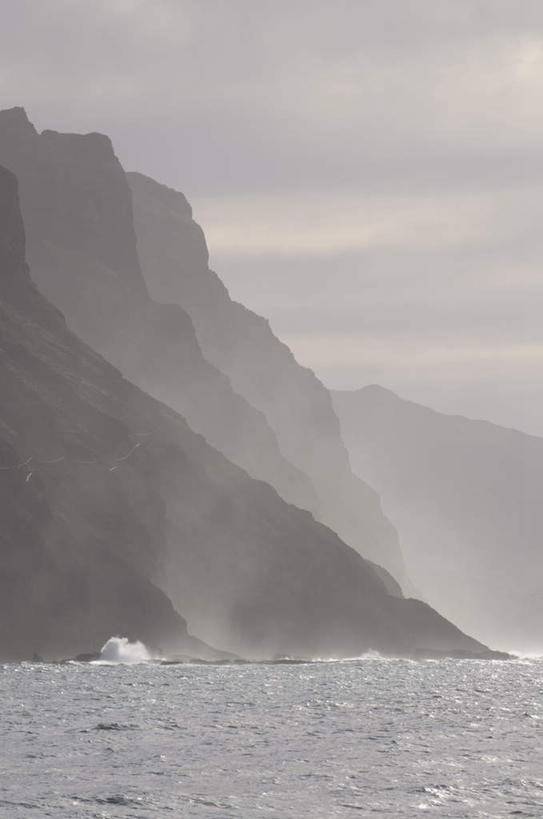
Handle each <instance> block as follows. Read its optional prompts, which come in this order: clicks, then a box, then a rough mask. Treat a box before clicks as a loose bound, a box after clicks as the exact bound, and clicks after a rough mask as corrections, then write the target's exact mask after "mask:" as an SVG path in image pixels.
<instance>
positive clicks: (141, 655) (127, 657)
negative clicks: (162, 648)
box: [99, 637, 153, 663]
mask: <svg viewBox="0 0 543 819" xmlns="http://www.w3.org/2000/svg"><path fill="white" fill-rule="evenodd" d="M152 659H153V658H152V656H151V654H150V653H149V651H148V649H147V648H146V646H145V645H144V644H143V643H140V641H139V640H136V641H135V642H134V643H131V642H130V640H128V638H127V637H110V638H109V640H108V641H107V643H105V644H104V645H103V646H102V649H101V651H100V659H99V662H105V663H148V662H149V660H152Z"/></svg>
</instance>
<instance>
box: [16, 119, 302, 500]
mask: <svg viewBox="0 0 543 819" xmlns="http://www.w3.org/2000/svg"><path fill="white" fill-rule="evenodd" d="M0 163H2V164H4V165H5V166H6V167H8V168H9V169H10V170H12V171H13V172H14V173H16V175H17V176H18V178H19V184H20V196H21V206H22V210H23V214H24V219H25V227H26V233H27V247H28V251H27V252H28V260H29V263H30V266H31V268H32V276H33V279H34V280H35V282H36V284H37V285H38V287H39V289H40V290H41V292H42V293H43V294H44V295H45V296H47V298H48V299H50V300H51V301H52V302H53V303H54V304H55V305H56V306H57V307H59V308H60V310H62V312H63V314H64V315H65V316H66V320H67V321H68V324H69V326H70V327H71V328H72V329H73V330H74V331H75V332H77V334H78V335H79V336H80V337H81V338H82V339H83V340H84V341H86V342H87V343H88V344H90V345H91V346H92V347H93V348H94V349H96V350H98V351H99V352H100V353H101V354H103V355H104V356H105V357H106V358H107V359H108V360H109V361H111V362H112V363H113V364H115V366H117V367H119V369H120V370H121V371H122V372H123V373H124V374H125V375H126V376H127V377H128V378H130V379H131V380H132V381H134V382H135V383H137V384H138V385H139V386H141V387H142V388H143V389H145V390H147V391H148V392H150V393H151V394H153V395H155V396H156V397H158V398H159V399H161V400H163V401H165V402H167V403H168V404H169V405H170V406H172V407H174V408H175V409H177V410H178V411H179V412H181V413H182V414H183V415H184V417H186V418H187V420H188V421H189V423H190V425H191V426H192V428H193V429H194V430H195V431H197V432H200V433H201V434H203V435H204V436H205V437H206V439H207V440H208V441H209V442H210V443H211V444H212V445H213V446H215V447H217V448H218V449H220V450H221V451H222V452H224V453H225V454H226V455H227V457H228V458H230V459H231V460H233V461H234V462H235V463H238V464H240V465H241V466H242V467H244V468H245V469H247V470H248V471H249V472H250V473H251V474H252V475H254V476H255V477H258V478H261V479H263V480H266V481H268V482H270V483H271V484H272V485H273V486H275V487H276V488H277V489H278V490H279V491H281V492H283V493H284V494H285V495H286V496H287V497H288V498H289V499H290V500H292V501H293V502H296V503H298V504H299V505H301V506H303V507H304V508H309V509H311V508H314V507H315V506H316V503H317V501H316V497H315V492H314V490H313V488H312V486H311V484H310V481H309V480H308V479H307V478H306V477H305V476H304V475H302V474H301V472H300V470H299V469H297V468H295V467H294V466H292V465H291V464H290V463H287V461H286V460H285V459H284V458H283V457H282V455H281V452H280V450H279V447H278V444H277V440H276V438H275V435H274V433H273V432H272V430H271V428H270V426H269V424H268V422H267V420H266V418H265V417H264V415H263V414H262V413H261V412H258V411H257V410H256V409H254V408H253V407H252V406H250V405H249V403H248V402H247V401H246V400H245V398H243V397H241V396H240V395H238V394H236V393H235V392H234V390H233V389H232V387H231V385H230V383H229V381H228V379H227V378H226V377H225V376H224V375H223V374H222V373H220V372H219V371H218V370H217V368H216V367H215V366H213V365H212V364H210V363H209V362H208V361H207V360H205V359H204V357H203V355H202V353H201V350H200V347H199V345H198V342H197V340H196V335H195V332H194V327H193V325H192V322H191V319H190V318H189V316H188V315H187V313H186V312H185V311H184V310H183V309H182V307H180V306H178V305H175V304H169V305H167V304H159V303H156V302H154V301H153V300H152V299H151V298H150V297H149V294H148V292H147V289H146V286H145V283H144V280H143V277H142V273H141V268H140V263H139V259H138V253H137V248H136V237H135V233H134V226H133V218H132V203H131V193H130V189H129V186H128V183H127V180H126V177H125V174H124V172H123V169H122V168H121V165H120V163H119V161H118V159H117V158H116V156H115V154H114V152H113V148H112V146H111V143H110V141H109V139H108V138H107V137H105V136H102V135H101V134H87V135H84V136H82V135H76V134H59V133H56V132H54V131H44V132H43V133H41V134H38V133H37V132H36V130H35V129H34V127H33V126H32V125H31V123H30V122H29V121H28V119H27V117H26V114H25V112H24V111H23V109H21V108H15V109H10V110H7V111H1V112H0Z"/></svg>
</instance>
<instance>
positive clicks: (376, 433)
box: [333, 386, 543, 651]
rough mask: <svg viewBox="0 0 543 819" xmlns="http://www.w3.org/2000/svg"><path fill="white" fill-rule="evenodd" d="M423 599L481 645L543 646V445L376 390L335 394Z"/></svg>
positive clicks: (348, 436) (360, 467)
mask: <svg viewBox="0 0 543 819" xmlns="http://www.w3.org/2000/svg"><path fill="white" fill-rule="evenodd" d="M333 398H334V405H335V407H336V411H337V413H338V415H339V417H340V420H341V425H342V431H343V436H344V439H345V442H346V443H347V446H348V447H349V452H350V455H351V460H352V463H353V467H354V469H355V470H356V471H357V472H358V474H360V475H361V477H362V478H364V480H367V481H370V482H371V484H372V486H375V487H376V489H377V490H378V491H379V492H380V493H381V496H382V498H383V504H384V507H385V510H386V512H387V514H389V515H390V517H391V519H392V520H393V521H394V523H395V524H396V525H397V526H398V527H399V530H400V531H401V533H402V544H403V548H404V554H405V557H406V562H407V566H408V571H409V573H410V576H411V577H412V579H413V582H414V584H415V586H416V587H417V588H418V589H419V591H420V592H421V593H422V594H423V596H424V598H425V599H426V600H427V601H428V602H429V603H430V604H431V605H433V606H436V607H438V608H439V610H440V611H443V612H444V613H445V614H446V615H447V616H448V617H451V618H453V619H454V620H455V622H457V623H459V624H461V626H462V627H463V628H465V629H467V630H469V631H470V632H471V633H472V634H476V635H477V636H478V637H479V638H480V639H483V640H488V641H490V642H491V643H493V644H495V645H499V646H501V647H504V648H508V649H518V650H521V649H522V650H528V651H534V650H538V651H541V650H542V649H543V502H542V498H543V439H541V438H536V437H533V436H530V435H526V434H524V433H522V432H517V431H515V430H512V429H504V428H503V427H499V426H496V425H495V424H491V423H487V422H486V421H474V420H470V419H468V418H463V417H460V416H453V415H444V414H442V413H438V412H434V411H433V410H431V409H428V408H427V407H423V406H420V405H419V404H414V403H412V402H410V401H405V400H403V399H401V398H399V397H398V396H397V395H394V393H392V392H390V391H389V390H385V389H383V388H381V387H377V386H369V387H365V388H363V389H361V390H357V391H355V392H335V393H333Z"/></svg>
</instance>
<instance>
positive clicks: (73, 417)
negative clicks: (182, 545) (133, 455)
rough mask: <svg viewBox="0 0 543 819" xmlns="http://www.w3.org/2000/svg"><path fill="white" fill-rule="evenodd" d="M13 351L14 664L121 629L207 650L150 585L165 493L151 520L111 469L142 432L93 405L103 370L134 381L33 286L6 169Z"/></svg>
mask: <svg viewBox="0 0 543 819" xmlns="http://www.w3.org/2000/svg"><path fill="white" fill-rule="evenodd" d="M0 351H1V354H0V509H1V518H2V526H1V528H0V611H1V615H0V658H1V659H2V660H6V659H8V660H15V659H21V658H25V657H31V656H32V654H33V652H34V651H38V652H39V653H40V654H41V655H43V656H45V657H57V658H58V657H62V656H73V655H74V654H76V653H77V652H79V651H81V650H83V649H88V648H91V649H93V650H95V651H96V650H99V648H100V646H101V645H102V644H103V643H104V642H105V641H106V640H107V638H108V637H109V636H111V635H112V634H117V633H121V634H126V635H128V636H129V637H132V638H136V637H138V638H140V639H143V640H145V641H146V642H147V643H148V644H149V645H151V646H154V647H157V646H158V645H159V643H160V642H161V641H165V642H166V643H171V644H172V645H175V646H176V647H178V648H179V650H185V651H187V652H189V653H194V654H205V653H206V651H205V647H204V646H203V645H200V644H199V641H197V640H193V639H192V638H190V637H189V635H188V634H187V630H186V623H185V621H184V620H183V619H182V618H181V617H180V616H179V615H178V614H177V612H175V611H174V609H173V607H172V605H171V603H170V601H169V600H168V599H167V597H166V596H165V595H164V593H163V592H161V591H160V590H159V589H158V588H157V587H156V586H154V585H153V584H152V583H151V582H150V581H149V569H150V566H151V565H152V563H153V550H154V548H156V545H157V541H158V540H159V538H158V537H157V534H158V533H157V532H156V531H154V530H153V526H152V525H150V524H151V523H152V520H153V519H157V517H158V514H159V512H160V509H159V507H158V506H157V499H156V498H155V499H152V500H151V501H150V502H149V504H148V509H147V512H146V513H145V514H144V513H143V511H142V510H138V509H137V506H136V505H135V503H134V497H128V494H127V491H126V489H127V487H124V488H123V487H122V486H121V485H120V483H119V481H117V480H116V478H115V475H114V473H113V472H109V467H108V465H107V464H108V460H107V459H108V458H110V457H111V452H116V451H117V449H118V447H122V446H127V445H129V444H130V441H131V439H130V436H129V430H128V429H126V428H123V427H122V425H121V424H120V423H119V422H116V421H115V420H114V419H113V418H112V417H110V416H108V415H107V414H105V413H104V412H102V411H101V410H100V409H99V408H97V407H93V406H92V405H91V404H90V403H88V402H87V401H86V400H85V398H84V392H85V390H86V389H90V386H89V383H90V382H89V380H88V376H90V378H92V377H93V375H95V374H97V373H98V372H101V374H102V375H103V381H102V383H101V389H102V390H106V389H107V387H108V384H109V383H111V381H112V380H119V378H120V377H119V375H118V373H117V372H116V371H114V370H113V368H110V367H108V366H107V365H106V364H105V362H101V361H100V360H99V359H98V357H97V356H95V355H93V354H92V353H91V352H90V351H89V350H87V349H86V348H84V347H83V345H81V344H78V343H77V341H76V340H75V339H74V338H73V337H72V336H71V334H70V333H69V332H68V331H67V329H66V326H65V323H64V320H63V318H62V316H61V315H60V313H59V312H58V311H57V310H56V309H54V308H53V307H51V306H50V305H48V304H47V303H46V302H45V301H44V300H43V299H42V298H41V296H40V295H39V294H38V293H37V291H36V289H35V288H34V286H33V285H32V283H31V281H30V278H29V275H28V269H27V267H26V264H25V261H24V230H23V225H22V220H21V217H20V213H19V209H18V201H17V185H16V180H15V177H14V176H13V175H12V174H11V173H9V172H8V171H6V170H5V169H3V168H0ZM139 483H140V486H139V491H140V492H142V493H144V492H145V486H144V484H145V481H144V480H140V482H139ZM110 493H111V495H110ZM155 507H156V508H155ZM146 516H148V517H149V520H146ZM133 557H134V558H135V559H132V558H133Z"/></svg>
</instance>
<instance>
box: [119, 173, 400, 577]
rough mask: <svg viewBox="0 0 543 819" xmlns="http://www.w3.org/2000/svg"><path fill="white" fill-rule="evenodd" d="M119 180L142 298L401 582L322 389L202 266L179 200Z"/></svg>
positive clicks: (139, 181) (341, 526)
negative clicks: (173, 311) (177, 308)
mask: <svg viewBox="0 0 543 819" xmlns="http://www.w3.org/2000/svg"><path fill="white" fill-rule="evenodd" d="M127 176H128V179H129V182H130V185H131V188H132V195H133V206H134V218H135V227H136V234H137V238H138V251H139V254H140V259H141V263H142V270H143V275H144V278H145V280H146V282H147V285H148V287H149V291H150V293H151V295H152V296H153V297H154V298H156V299H157V300H158V301H161V302H169V303H175V304H181V305H183V307H184V309H185V310H186V311H187V312H188V313H189V315H190V317H191V319H192V321H193V323H194V327H195V329H196V334H197V336H198V341H199V343H200V346H201V348H202V351H203V353H204V355H205V356H206V358H208V359H209V361H211V362H213V363H214V364H215V365H216V366H217V367H218V368H219V369H220V370H221V371H222V372H224V373H226V375H227V376H228V378H229V379H230V381H231V383H232V385H233V387H234V389H235V390H236V391H237V392H238V393H239V394H240V395H243V396H245V398H247V400H248V401H249V402H250V403H251V404H252V405H253V406H255V407H257V408H258V409H259V410H261V411H262V412H263V413H264V414H265V416H266V418H267V419H268V421H269V423H270V424H271V426H272V428H273V430H274V432H275V434H276V436H277V440H278V442H279V446H280V448H281V451H282V452H283V453H284V455H285V456H286V457H287V459H288V460H289V461H290V462H291V463H293V464H295V466H297V467H299V469H301V470H302V471H303V472H304V473H305V474H306V475H308V476H309V477H310V479H311V481H312V483H313V486H314V487H315V488H316V490H317V494H318V498H319V506H318V509H317V516H318V517H319V519H320V520H322V521H323V522H324V523H326V524H327V525H329V526H331V527H332V528H333V529H334V530H335V531H336V532H338V533H339V534H340V536H341V537H342V538H343V539H344V540H345V541H346V542H347V543H349V544H350V545H351V546H353V547H354V548H356V549H357V550H358V551H359V552H360V553H361V554H363V555H364V556H365V557H368V558H370V559H371V560H374V561H376V562H377V563H379V564H381V565H382V566H384V567H385V568H386V569H388V570H389V571H390V572H392V574H393V575H394V576H395V577H396V578H397V579H398V580H399V581H400V582H402V583H405V581H406V578H405V574H404V567H403V561H402V557H401V553H400V548H399V545H398V539H397V534H396V531H395V530H394V528H393V527H392V526H391V524H390V523H389V521H387V520H386V518H385V517H384V515H383V513H382V511H381V506H380V501H379V498H378V496H377V494H376V493H375V492H374V491H373V489H371V488H370V487H369V486H368V485H367V484H365V483H364V482H363V481H361V480H360V479H359V478H357V477H356V476H355V475H353V473H352V471H351V469H350V465H349V459H348V455H347V452H346V450H345V447H344V445H343V442H342V440H341V435H340V430H339V423H338V420H337V417H336V415H335V414H334V410H333V407H332V402H331V399H330V395H329V393H328V391H327V390H326V389H325V387H324V386H323V385H322V384H321V382H320V381H319V380H318V379H317V378H316V376H315V375H314V373H313V372H312V371H311V370H309V369H307V368H305V367H301V366H300V365H299V364H298V362H297V361H296V360H295V358H294V356H293V355H292V353H291V351H290V350H289V348H288V347H287V346H286V345H285V344H283V343H282V342H281V341H279V339H278V338H277V337H276V336H274V334H273V333H272V331H271V329H270V326H269V323H268V322H267V321H266V320H265V319H263V318H262V317H261V316H258V315H256V314H255V313H253V312H252V311H251V310H248V309H247V308H245V307H244V306H243V305H241V304H238V303H237V302H234V301H232V299H231V298H230V296H229V294H228V291H227V289H226V287H225V286H224V284H223V283H222V282H221V280H220V279H219V277H218V276H217V275H216V273H214V272H213V271H212V270H210V268H209V264H208V262H209V257H208V252H207V247H206V241H205V238H204V234H203V232H202V229H201V228H200V226H199V225H198V224H196V222H195V221H194V220H193V218H192V210H191V207H190V205H189V204H188V202H187V200H186V199H185V197H184V196H183V194H181V193H179V192H177V191H175V190H172V189H171V188H168V187H166V186H165V185H160V184H158V183H157V182H155V181H154V180H152V179H150V178H149V177H146V176H143V175H141V174H136V173H129V174H128V175H127ZM285 496H288V495H287V493H285ZM293 500H294V499H293Z"/></svg>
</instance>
